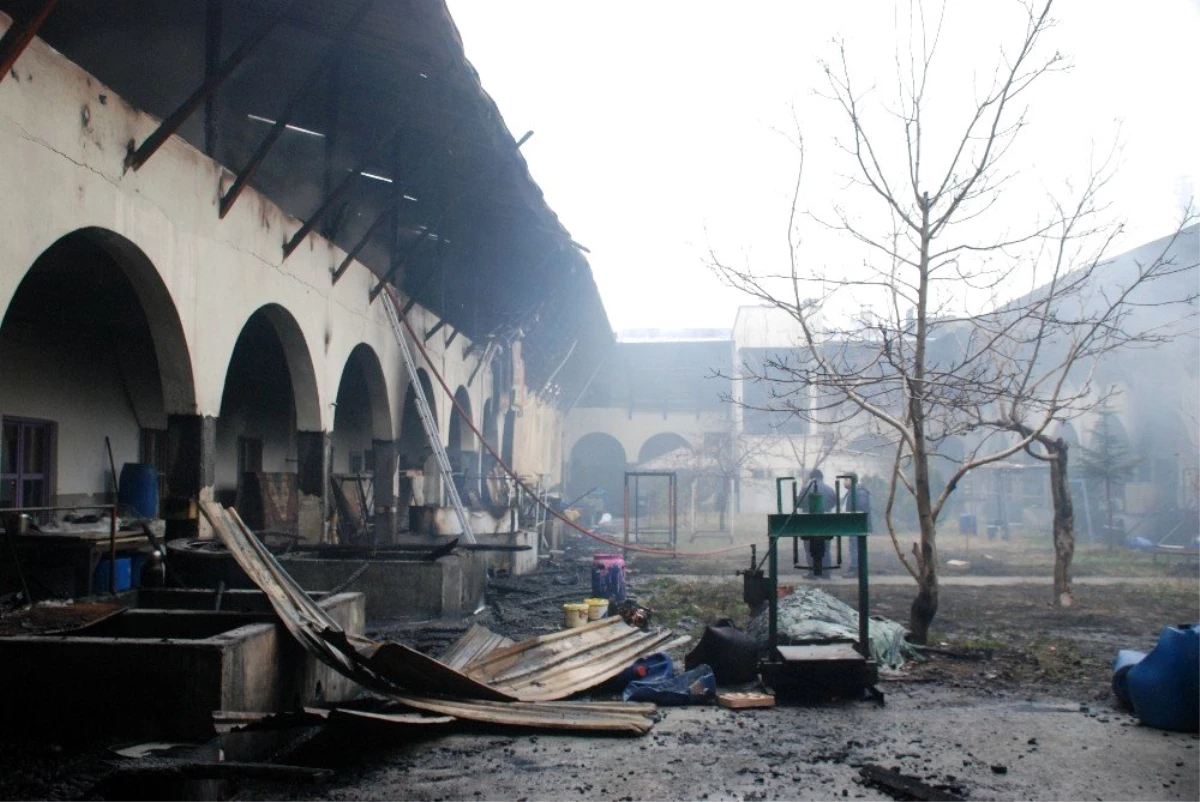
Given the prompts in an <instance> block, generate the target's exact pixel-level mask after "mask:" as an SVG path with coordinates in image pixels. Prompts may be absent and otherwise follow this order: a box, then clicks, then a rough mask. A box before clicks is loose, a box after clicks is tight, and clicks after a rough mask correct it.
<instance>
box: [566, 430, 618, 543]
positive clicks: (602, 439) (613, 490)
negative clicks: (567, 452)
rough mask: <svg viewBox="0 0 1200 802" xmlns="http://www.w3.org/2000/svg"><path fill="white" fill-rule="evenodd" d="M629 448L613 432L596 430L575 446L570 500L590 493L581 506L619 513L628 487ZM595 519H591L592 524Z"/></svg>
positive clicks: (569, 476)
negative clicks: (626, 478) (606, 432)
mask: <svg viewBox="0 0 1200 802" xmlns="http://www.w3.org/2000/svg"><path fill="white" fill-rule="evenodd" d="M626 467H627V463H626V459H625V449H624V448H623V447H622V446H621V443H620V441H618V440H617V438H615V437H613V436H612V435H610V434H605V433H603V432H592V433H591V434H587V435H584V436H583V437H581V438H579V440H577V441H576V442H575V445H574V446H572V447H571V460H570V463H569V464H568V467H567V497H568V500H571V499H577V498H579V497H583V496H587V497H586V498H585V499H582V500H581V501H579V505H580V506H581V507H584V508H586V509H589V510H592V511H593V512H594V513H595V514H597V515H598V514H599V513H602V512H610V513H612V514H613V515H614V516H619V515H620V514H621V509H622V497H623V494H624V488H625V469H626ZM591 522H592V521H588V523H591Z"/></svg>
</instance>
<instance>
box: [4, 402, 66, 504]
mask: <svg viewBox="0 0 1200 802" xmlns="http://www.w3.org/2000/svg"><path fill="white" fill-rule="evenodd" d="M3 420H4V439H3V442H2V443H0V452H2V453H0V507H48V506H50V497H51V494H52V486H51V485H52V483H53V478H54V468H53V465H54V424H53V423H52V422H51V421H43V420H31V419H28V418H4V419H3Z"/></svg>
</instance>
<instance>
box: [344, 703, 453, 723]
mask: <svg viewBox="0 0 1200 802" xmlns="http://www.w3.org/2000/svg"><path fill="white" fill-rule="evenodd" d="M329 720H330V721H346V722H354V723H359V724H362V723H367V724H388V725H391V726H402V727H424V726H428V725H430V724H450V723H452V722H454V721H457V720H458V719H456V718H455V717H454V716H429V715H426V714H424V713H373V712H371V711H369V710H354V709H351V708H344V707H335V708H333V709H332V710H330V711H329Z"/></svg>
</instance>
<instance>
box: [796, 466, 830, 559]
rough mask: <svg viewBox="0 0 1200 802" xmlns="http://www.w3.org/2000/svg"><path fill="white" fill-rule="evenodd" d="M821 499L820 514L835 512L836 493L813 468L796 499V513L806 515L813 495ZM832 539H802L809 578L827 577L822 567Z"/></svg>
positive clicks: (818, 469) (818, 471)
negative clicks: (808, 566) (808, 568)
mask: <svg viewBox="0 0 1200 802" xmlns="http://www.w3.org/2000/svg"><path fill="white" fill-rule="evenodd" d="M814 494H816V495H818V496H820V497H821V512H823V513H825V512H837V493H835V492H834V490H833V488H832V487H830V486H829V485H827V484H825V474H824V473H822V471H821V469H820V468H813V469H812V471H810V472H809V474H808V483H807V484H806V485H805V486H804V491H803V492H802V493H801V494H800V497H799V498H797V499H796V511H797V512H801V513H807V512H808V511H809V509H810V503H811V500H812V497H813V495H814ZM831 540H832V538H828V537H823V538H819V539H815V540H814V539H810V538H805V539H804V556H805V558H806V562H807V563H808V564H809V565H810V566H812V568H811V569H810V570H809V574H808V575H809V576H812V577H818V576H819V577H825V576H828V574H826V573H825V572H824V570H823V566H824V564H825V563H826V562H828V560H827V559H826V556H827V555H828V554H829V543H830V541H831Z"/></svg>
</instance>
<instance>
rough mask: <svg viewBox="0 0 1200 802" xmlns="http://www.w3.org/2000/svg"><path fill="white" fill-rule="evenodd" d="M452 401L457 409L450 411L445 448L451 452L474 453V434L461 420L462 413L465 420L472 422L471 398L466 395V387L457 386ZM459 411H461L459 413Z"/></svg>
mask: <svg viewBox="0 0 1200 802" xmlns="http://www.w3.org/2000/svg"><path fill="white" fill-rule="evenodd" d="M454 401H455V404H456V405H457V407H458V409H452V410H450V436H449V438H447V444H446V447H447V449H448V450H451V451H475V450H476V438H475V432H473V431H471V427H470V426H468V425H467V424H466V421H464V420H463V413H465V414H466V417H467V420H470V421H471V422H472V423H473V422H474V415H473V414H472V411H471V396H470V394H469V393H467V388H466V387H463V386H462V385H459V387H458V389H457V390H455V391H454ZM459 409H461V410H462V412H461V413H460V412H459Z"/></svg>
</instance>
